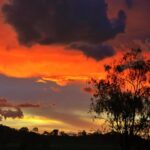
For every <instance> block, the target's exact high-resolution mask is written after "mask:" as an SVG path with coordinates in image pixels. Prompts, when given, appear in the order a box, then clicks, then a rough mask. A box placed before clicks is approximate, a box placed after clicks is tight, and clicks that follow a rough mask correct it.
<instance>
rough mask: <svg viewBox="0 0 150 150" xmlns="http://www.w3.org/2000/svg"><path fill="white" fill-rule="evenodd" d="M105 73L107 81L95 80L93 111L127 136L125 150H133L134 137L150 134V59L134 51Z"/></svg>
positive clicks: (93, 81) (124, 144) (108, 66)
mask: <svg viewBox="0 0 150 150" xmlns="http://www.w3.org/2000/svg"><path fill="white" fill-rule="evenodd" d="M105 71H106V79H101V80H99V81H97V80H94V79H92V81H91V85H92V88H93V89H94V91H95V92H94V94H93V96H92V99H91V100H92V102H91V107H90V109H91V111H92V112H95V114H96V117H103V118H105V119H106V120H107V121H108V123H109V125H110V127H111V129H112V130H113V131H115V132H118V133H121V134H122V135H124V136H123V137H124V140H123V141H124V142H123V149H125V150H129V149H130V142H129V139H130V138H131V137H134V136H136V135H140V136H143V135H144V134H145V133H147V134H149V133H150V60H147V59H146V58H144V56H143V55H142V51H141V50H140V49H132V50H131V51H129V52H127V53H126V54H125V55H124V56H123V57H122V58H121V59H120V61H118V62H117V63H116V62H115V63H113V64H112V65H105ZM145 131H146V132H145Z"/></svg>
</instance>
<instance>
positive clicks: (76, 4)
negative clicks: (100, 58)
mask: <svg viewBox="0 0 150 150" xmlns="http://www.w3.org/2000/svg"><path fill="white" fill-rule="evenodd" d="M2 10H3V13H4V16H5V19H6V22H7V23H8V24H10V25H12V26H13V28H14V29H15V31H16V32H17V34H18V39H19V42H20V43H21V44H24V45H27V46H31V45H34V44H37V43H38V44H43V45H47V44H70V43H72V42H78V41H80V42H90V43H101V42H103V41H106V40H109V39H111V38H114V37H115V36H116V35H117V34H119V33H123V32H124V31H125V25H126V24H125V21H126V15H125V13H124V12H123V11H119V12H118V16H117V17H116V18H115V19H109V18H108V16H107V3H106V2H105V0H94V1H93V0H11V1H10V2H9V3H7V4H5V5H4V6H3V8H2Z"/></svg>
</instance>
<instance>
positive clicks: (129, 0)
mask: <svg viewBox="0 0 150 150" xmlns="http://www.w3.org/2000/svg"><path fill="white" fill-rule="evenodd" d="M125 1H126V5H127V6H128V8H132V6H133V0H125Z"/></svg>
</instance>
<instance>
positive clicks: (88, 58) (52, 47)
mask: <svg viewBox="0 0 150 150" xmlns="http://www.w3.org/2000/svg"><path fill="white" fill-rule="evenodd" d="M149 14H150V0H0V120H1V122H0V123H1V124H4V125H8V126H11V127H15V128H20V127H24V126H26V127H29V128H30V129H32V128H33V127H38V128H39V129H40V131H41V132H43V131H44V130H47V131H51V130H52V129H60V130H65V131H79V130H83V129H85V130H88V131H91V130H96V129H98V128H99V127H100V124H101V122H98V121H94V122H93V120H92V115H91V114H89V113H88V111H89V105H90V97H91V95H90V92H91V91H90V89H88V83H87V82H88V81H89V80H90V79H91V78H103V77H104V76H105V74H104V69H103V66H104V65H105V64H108V63H111V62H112V61H113V60H114V59H118V58H120V56H121V55H122V54H123V53H124V52H126V51H127V50H128V49H129V48H132V47H135V48H136V47H140V48H142V49H143V50H144V53H145V56H147V57H150V19H149Z"/></svg>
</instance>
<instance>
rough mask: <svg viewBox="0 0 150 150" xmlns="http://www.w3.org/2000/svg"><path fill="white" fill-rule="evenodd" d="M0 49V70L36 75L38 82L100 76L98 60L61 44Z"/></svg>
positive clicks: (19, 76) (59, 81) (25, 75)
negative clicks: (66, 48)
mask: <svg viewBox="0 0 150 150" xmlns="http://www.w3.org/2000/svg"><path fill="white" fill-rule="evenodd" d="M0 49H1V51H0V58H1V59H0V73H1V74H4V75H6V76H10V77H16V78H30V77H37V78H39V79H40V80H38V82H44V81H54V82H56V83H58V84H59V85H65V84H66V83H67V82H70V81H86V80H88V79H90V78H91V77H93V76H95V77H99V76H101V75H102V72H101V71H102V68H103V67H102V66H103V65H102V63H98V62H96V61H95V60H93V59H90V58H87V57H85V56H84V55H83V54H82V53H81V52H76V51H67V50H64V47H63V46H51V47H48V46H47V47H46V46H39V45H37V46H34V47H31V48H25V47H21V46H19V47H17V48H13V49H11V50H7V49H6V48H4V47H0ZM89 66H90V67H89Z"/></svg>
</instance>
